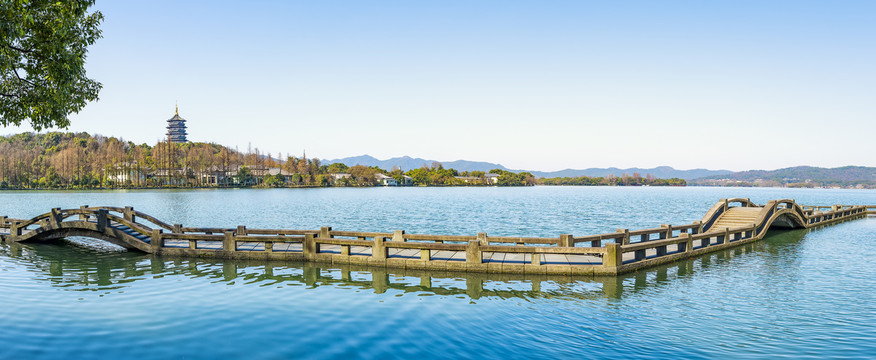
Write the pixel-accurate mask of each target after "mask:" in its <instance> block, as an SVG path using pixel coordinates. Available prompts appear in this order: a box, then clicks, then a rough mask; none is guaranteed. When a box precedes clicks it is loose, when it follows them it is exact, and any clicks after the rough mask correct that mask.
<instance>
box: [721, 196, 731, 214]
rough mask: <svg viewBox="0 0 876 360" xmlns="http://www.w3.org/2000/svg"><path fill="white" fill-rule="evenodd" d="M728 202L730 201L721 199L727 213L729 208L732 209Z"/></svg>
mask: <svg viewBox="0 0 876 360" xmlns="http://www.w3.org/2000/svg"><path fill="white" fill-rule="evenodd" d="M727 200H728V199H721V201H722V202H723V203H724V205H723V210H724V212H727V208H728V207H730V206H729V205H730V204H729V203H728V202H727Z"/></svg>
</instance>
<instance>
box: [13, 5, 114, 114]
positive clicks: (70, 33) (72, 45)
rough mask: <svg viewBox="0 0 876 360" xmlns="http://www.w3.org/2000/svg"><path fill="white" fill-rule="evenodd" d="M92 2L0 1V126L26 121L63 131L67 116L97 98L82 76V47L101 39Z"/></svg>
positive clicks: (99, 18) (84, 49) (95, 84)
mask: <svg viewBox="0 0 876 360" xmlns="http://www.w3.org/2000/svg"><path fill="white" fill-rule="evenodd" d="M93 4H94V1H93V0H67V1H50V0H30V1H19V0H14V1H13V0H4V1H2V2H0V125H4V126H5V125H10V124H14V125H20V124H21V123H22V122H23V121H25V120H29V121H30V124H31V126H32V127H33V128H34V129H36V130H38V131H39V130H41V129H43V128H49V127H59V128H66V127H67V126H69V125H70V121H69V119H68V118H67V116H68V115H69V114H71V113H77V112H79V110H81V109H82V108H83V107H84V106H85V104H86V103H87V102H89V101H94V100H96V99H97V95H98V92H99V91H100V88H101V84H100V83H98V82H96V81H94V80H92V79H89V78H87V77H86V75H85V54H86V52H87V51H88V49H87V48H88V46H89V45H91V44H93V43H94V42H95V41H96V40H97V39H99V38H100V36H101V31H100V29H99V28H98V25H100V22H101V21H102V20H103V15H102V14H101V13H100V12H99V11H95V12H93V13H90V14H89V13H88V8H89V7H90V6H91V5H93Z"/></svg>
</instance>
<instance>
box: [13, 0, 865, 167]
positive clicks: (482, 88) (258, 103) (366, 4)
mask: <svg viewBox="0 0 876 360" xmlns="http://www.w3.org/2000/svg"><path fill="white" fill-rule="evenodd" d="M93 9H95V10H99V11H101V12H102V13H103V14H104V16H105V18H106V19H105V21H104V23H103V24H102V25H101V28H102V30H103V38H102V39H100V40H99V41H98V42H97V43H96V44H94V45H93V46H92V47H91V49H90V51H89V54H88V58H87V72H88V76H89V77H91V78H94V79H96V80H98V81H100V82H101V83H103V86H104V87H103V90H102V91H101V93H100V100H99V101H97V102H94V103H90V104H88V105H87V106H86V107H85V108H84V109H83V110H82V111H81V112H80V113H78V114H74V115H72V116H71V121H72V125H71V126H70V127H69V128H68V129H67V130H69V131H86V132H89V133H92V134H102V135H106V136H116V137H121V138H124V139H125V140H129V141H133V142H135V143H149V144H154V143H155V142H157V141H158V140H159V139H162V138H163V137H164V133H165V129H164V126H165V125H166V120H167V119H169V118H170V117H171V116H173V114H174V105H175V104H177V103H178V104H179V114H180V115H181V116H182V117H183V118H185V119H187V120H188V122H187V125H188V132H189V134H190V135H189V139H190V140H191V141H198V142H214V143H218V144H223V145H227V146H231V147H235V146H237V147H238V148H239V149H240V150H242V151H243V150H246V149H247V148H248V147H249V146H250V145H251V146H252V147H253V148H258V149H259V150H260V151H261V152H262V153H270V154H272V155H273V156H277V154H282V155H283V156H284V157H285V156H286V155H287V154H292V155H296V156H300V155H301V153H302V152H303V151H305V150H306V152H307V156H308V157H318V158H321V159H335V158H341V157H347V156H356V155H362V154H370V155H372V156H375V157H377V158H380V159H386V158H390V157H395V156H405V155H408V156H412V157H423V158H426V159H430V160H439V161H452V160H459V159H465V160H474V161H489V162H495V163H500V164H502V165H504V166H506V167H508V168H513V169H527V170H540V171H553V170H560V169H566V168H576V169H577V168H589V167H610V166H615V167H621V168H626V167H643V168H647V167H655V166H661V165H668V166H672V167H675V168H678V169H691V168H708V169H729V170H748V169H776V168H784V167H790V166H798V165H811V166H822V167H837V166H845V165H860V166H876V157H874V156H873V154H874V145H873V139H874V134H876V116H874V115H876V98H874V95H876V66H874V64H876V46H873V45H874V43H873V39H874V38H876V2H873V1H800V0H795V1H726V2H717V1H671V0H668V1H513V0H504V1H452V0H451V1H400V0H399V1H264V0H256V1H218V0H217V1H183V0H177V1H155V0H149V1H139V0H125V1H111V0H98V1H97V3H96V4H95V6H94V7H93ZM21 131H30V129H29V128H28V127H26V126H25V127H20V128H19V127H7V128H5V129H0V133H6V134H11V133H17V132H21Z"/></svg>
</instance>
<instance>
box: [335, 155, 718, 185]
mask: <svg viewBox="0 0 876 360" xmlns="http://www.w3.org/2000/svg"><path fill="white" fill-rule="evenodd" d="M433 162H440V163H441V165H443V166H444V167H445V168H448V169H456V170H458V171H490V170H492V169H501V170H507V171H513V172H523V171H528V172H530V173H532V175H535V176H536V177H577V176H589V177H605V176H608V175H614V176H621V175H623V174H627V175H633V173H639V174H640V175H641V176H645V175H647V174H651V176H654V177H656V178H661V179H669V178H680V179H685V180H689V179H696V178H702V177H706V176H713V175H724V174H730V173H731V171H729V170H708V169H692V170H676V169H673V168H672V167H669V166H659V167H656V168H651V169H642V168H629V169H618V168H614V167H612V168H589V169H566V170H560V171H533V170H512V169H509V168H507V167H505V166H502V165H501V164H496V163H490V162H483V161H468V160H456V161H436V160H427V159H423V158H412V157H410V156H402V157H395V158H391V159H387V160H379V159H377V158H375V157H373V156H370V155H361V156H353V157H347V158H342V159H333V160H323V161H322V163H323V164H326V165H328V164H333V163H343V164H345V165H347V166H354V165H364V166H377V167H379V168H381V169H386V170H389V169H392V167H393V166H398V167H399V168H400V169H402V170H404V171H408V170H411V169H416V168H420V167H422V166H423V165H426V166H431V165H432V163H433Z"/></svg>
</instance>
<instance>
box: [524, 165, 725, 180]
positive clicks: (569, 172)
mask: <svg viewBox="0 0 876 360" xmlns="http://www.w3.org/2000/svg"><path fill="white" fill-rule="evenodd" d="M634 173H639V175H641V176H645V175H647V174H651V176H653V177H656V178H659V179H671V178H679V179H685V180H690V179H696V178H701V177H706V176H714V175H725V174H730V173H732V171H730V170H708V169H691V170H677V169H674V168H672V167H670V166H658V167H655V168H650V169H643V168H629V169H618V168H615V167H610V168H589V169H581V170H575V169H566V170H560V171H549V172H545V171H532V174H533V175H535V176H538V177H576V176H588V177H606V176H608V175H614V176H621V175H623V174H627V175H633V174H634Z"/></svg>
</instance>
